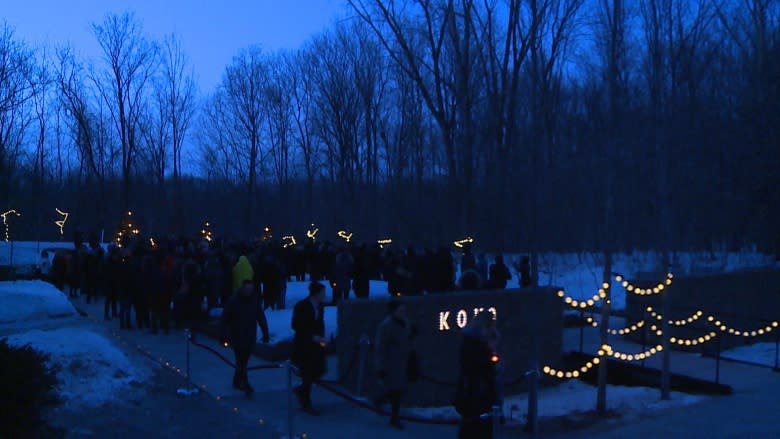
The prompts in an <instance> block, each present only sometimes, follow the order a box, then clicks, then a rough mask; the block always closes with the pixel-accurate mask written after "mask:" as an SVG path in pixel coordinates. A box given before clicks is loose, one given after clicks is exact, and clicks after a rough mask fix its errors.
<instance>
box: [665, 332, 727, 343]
mask: <svg viewBox="0 0 780 439" xmlns="http://www.w3.org/2000/svg"><path fill="white" fill-rule="evenodd" d="M717 335H718V334H716V333H715V332H710V333H708V334H704V335H703V336H701V337H696V338H677V337H670V338H669V343H671V344H676V345H678V346H697V345H700V344H704V343H707V342H708V341H710V340H712V339H714V338H715V337H716V336H717Z"/></svg>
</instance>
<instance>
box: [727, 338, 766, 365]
mask: <svg viewBox="0 0 780 439" xmlns="http://www.w3.org/2000/svg"><path fill="white" fill-rule="evenodd" d="M776 355H778V353H777V346H776V345H775V343H771V342H767V343H756V344H752V345H748V346H740V347H738V348H734V349H731V350H728V351H725V352H722V353H721V357H722V358H727V359H733V360H740V361H748V362H750V363H755V364H760V365H763V366H767V367H775V365H776V362H775V359H776Z"/></svg>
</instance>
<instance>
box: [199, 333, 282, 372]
mask: <svg viewBox="0 0 780 439" xmlns="http://www.w3.org/2000/svg"><path fill="white" fill-rule="evenodd" d="M190 343H192V344H193V345H195V346H197V347H199V348H201V349H204V350H207V351H209V352H211V353H212V354H214V355H216V356H217V357H219V359H220V360H222V361H223V362H224V363H225V364H227V365H228V366H230V367H232V368H233V369H236V365H235V363H233V362H232V361H230V360H229V359H228V358H226V357H225V356H224V355H222V354H221V353H220V352H219V351H217V350H216V349H214V348H212V347H211V346H207V345H204V344H203V343H198V342H197V341H195V340H194V339H192V338H191V339H190ZM281 367H284V365H283V364H279V363H270V364H260V365H257V366H252V367H247V368H246V370H247V372H249V371H252V370H260V369H279V368H281Z"/></svg>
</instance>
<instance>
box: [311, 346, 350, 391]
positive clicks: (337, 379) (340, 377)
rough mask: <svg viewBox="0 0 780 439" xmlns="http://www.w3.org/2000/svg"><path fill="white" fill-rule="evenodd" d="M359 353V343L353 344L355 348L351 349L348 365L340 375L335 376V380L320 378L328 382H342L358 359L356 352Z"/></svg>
mask: <svg viewBox="0 0 780 439" xmlns="http://www.w3.org/2000/svg"><path fill="white" fill-rule="evenodd" d="M359 353H360V345H355V349H354V350H353V351H352V359H351V360H350V362H349V366H348V367H347V369H346V370H345V371H344V373H343V374H341V376H339V377H337V378H336V379H335V380H320V381H321V382H323V383H330V384H341V383H343V382H344V380H346V379H347V377H348V376H349V374H350V373H352V370H354V369H355V365H356V364H357V361H358V354H359Z"/></svg>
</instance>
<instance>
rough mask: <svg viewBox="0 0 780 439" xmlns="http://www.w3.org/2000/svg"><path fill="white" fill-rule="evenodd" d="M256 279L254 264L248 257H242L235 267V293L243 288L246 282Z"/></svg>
mask: <svg viewBox="0 0 780 439" xmlns="http://www.w3.org/2000/svg"><path fill="white" fill-rule="evenodd" d="M254 277H255V272H254V270H252V264H251V263H250V262H249V259H247V257H246V256H244V255H241V257H239V258H238V262H236V265H234V266H233V291H236V290H238V289H239V288H241V286H242V285H243V284H244V281H245V280H249V281H254Z"/></svg>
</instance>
